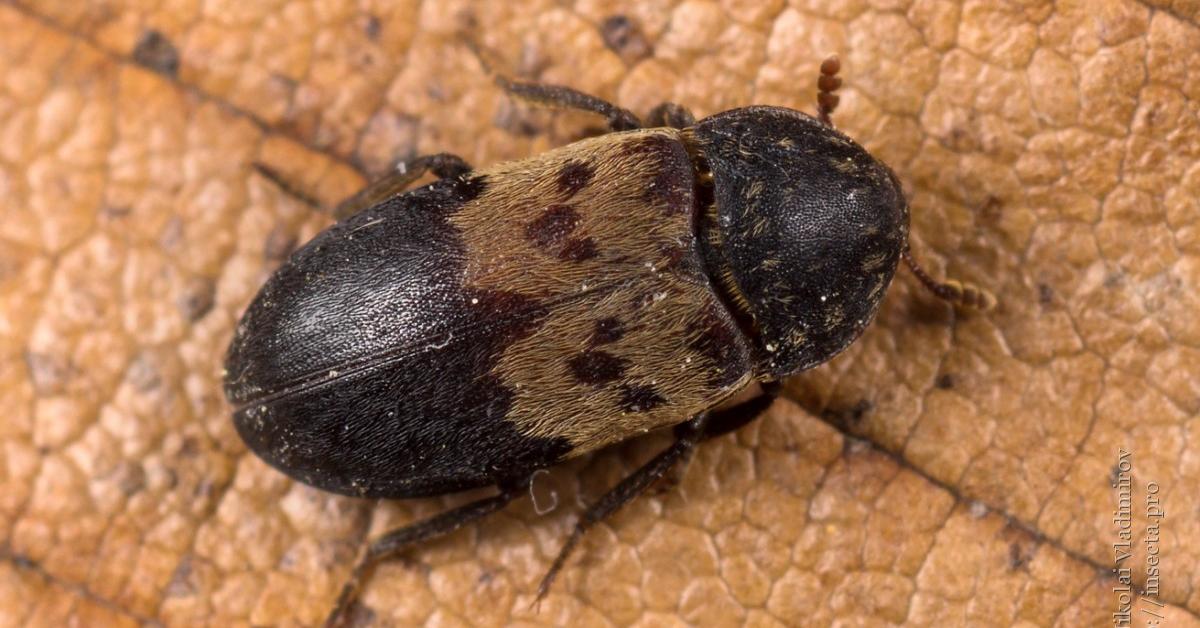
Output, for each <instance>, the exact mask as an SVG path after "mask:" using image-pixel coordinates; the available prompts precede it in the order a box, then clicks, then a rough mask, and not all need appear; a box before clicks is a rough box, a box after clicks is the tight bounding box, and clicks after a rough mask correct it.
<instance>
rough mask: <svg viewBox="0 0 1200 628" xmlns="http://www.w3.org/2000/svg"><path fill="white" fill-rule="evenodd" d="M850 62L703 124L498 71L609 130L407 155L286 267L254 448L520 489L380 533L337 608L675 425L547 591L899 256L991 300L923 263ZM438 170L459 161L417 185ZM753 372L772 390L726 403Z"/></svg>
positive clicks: (257, 327)
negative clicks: (507, 147) (857, 125)
mask: <svg viewBox="0 0 1200 628" xmlns="http://www.w3.org/2000/svg"><path fill="white" fill-rule="evenodd" d="M839 66H840V64H839V62H838V60H837V58H836V57H831V58H829V59H827V60H826V61H825V62H824V63H823V64H822V65H821V75H820V78H819V81H818V86H819V94H818V98H817V102H818V106H817V115H816V116H815V117H813V116H809V115H807V114H805V113H801V112H799V111H795V110H792V109H786V108H782V107H768V106H752V107H746V108H741V109H733V110H730V111H725V112H722V113H718V114H715V115H712V116H709V117H707V118H704V119H701V120H699V121H697V120H695V118H694V117H693V116H692V115H691V114H690V113H689V112H688V111H687V110H686V109H684V108H683V107H681V106H679V105H676V104H672V103H664V104H663V105H660V106H659V107H656V108H655V109H654V110H652V111H651V113H650V115H649V121H648V122H649V123H648V124H645V125H644V124H642V122H641V121H640V120H639V119H638V117H637V116H635V115H634V114H633V113H632V112H630V111H628V110H625V109H622V108H619V107H617V106H615V105H613V104H610V103H608V102H606V101H603V100H601V99H599V98H596V97H594V96H590V95H587V94H584V93H582V92H578V91H575V90H573V89H569V88H566V87H561V86H552V85H543V84H537V83H526V82H518V81H513V80H510V79H507V78H505V77H503V76H500V75H494V76H495V81H496V83H497V84H498V85H499V86H500V87H501V88H503V89H504V90H505V91H506V92H508V93H509V94H511V95H512V96H515V97H517V98H520V99H523V100H527V101H531V102H534V103H539V104H544V105H553V106H559V107H567V108H575V109H582V110H586V111H590V112H593V113H597V114H600V115H603V116H604V117H605V118H606V120H607V122H608V128H609V131H611V132H609V133H607V134H604V135H601V136H599V137H594V138H590V139H584V140H580V141H578V142H575V143H572V144H569V145H567V146H565V147H561V148H558V149H555V150H551V151H549V152H547V153H544V154H542V155H539V156H536V157H533V158H530V159H525V160H520V161H514V162H509V163H501V164H498V165H494V166H491V167H488V168H484V169H479V170H475V169H473V168H471V167H470V166H468V165H467V164H466V162H464V161H463V160H462V159H460V158H458V157H456V156H453V155H448V154H439V155H431V156H425V157H419V158H417V159H414V160H411V161H408V162H403V163H401V164H400V166H398V167H397V168H396V170H395V171H394V172H392V173H391V174H390V175H388V176H385V177H384V178H383V179H381V180H379V181H377V182H375V183H373V184H371V185H369V186H368V187H367V188H366V189H364V190H363V191H362V192H360V193H359V194H357V195H355V196H354V197H351V198H350V199H349V200H347V201H345V202H344V203H342V204H341V205H339V206H338V207H337V208H336V210H335V212H334V213H335V216H337V217H338V219H339V220H338V222H336V223H335V224H334V225H332V226H331V227H329V228H328V229H326V230H325V231H323V232H321V233H320V234H318V235H317V236H316V237H314V238H313V239H312V240H311V241H309V242H308V243H307V244H306V245H304V246H303V247H302V248H300V249H298V250H297V251H295V252H294V253H293V254H292V255H291V257H290V259H288V260H287V261H286V262H285V263H284V264H283V265H282V266H281V267H280V268H279V269H278V270H277V271H275V273H274V275H273V276H271V278H270V279H269V280H268V281H267V282H266V284H265V285H264V286H263V287H262V289H261V290H260V292H259V293H258V295H257V296H256V297H255V298H254V300H253V302H252V303H251V304H250V305H249V307H248V309H247V310H246V312H245V314H244V315H243V317H242V319H241V322H240V324H239V325H238V326H237V329H236V332H235V335H234V337H233V339H232V342H231V344H230V347H229V350H228V353H227V356H226V367H225V382H224V384H225V393H226V396H227V397H228V399H229V401H230V403H231V404H232V405H233V406H234V408H235V410H234V414H233V421H234V424H235V426H236V428H237V431H238V434H239V435H240V436H241V437H242V439H243V440H244V441H245V443H246V444H247V446H248V447H249V448H250V450H252V451H253V452H254V453H255V454H257V455H258V456H259V457H260V458H262V459H263V460H265V461H266V462H267V463H268V464H270V465H271V466H273V467H275V468H276V469H278V470H280V471H282V472H284V473H285V474H287V475H289V476H291V477H292V478H295V479H297V480H299V481H302V482H304V483H306V484H309V485H311V486H315V487H317V488H320V489H324V490H326V491H332V492H335V493H341V494H344V495H353V496H359V497H374V498H413V497H425V496H434V495H442V494H446V493H452V492H457V491H462V490H466V489H472V488H478V487H484V486H489V485H494V486H496V487H497V488H498V491H497V493H496V494H495V495H494V496H490V497H485V498H482V499H479V500H477V501H474V502H471V503H469V504H466V505H464V506H461V507H459V508H455V509H452V510H449V511H447V512H445V513H442V514H440V515H437V516H435V517H433V518H431V519H428V520H425V521H422V522H418V523H415V524H412V525H410V526H407V527H405V528H401V529H399V530H396V531H393V532H390V533H388V534H386V535H384V536H383V537H381V538H379V539H377V540H375V541H374V542H373V543H371V544H370V545H369V547H368V548H367V550H366V551H365V553H364V555H363V556H362V557H361V558H360V559H359V561H358V563H357V564H356V566H355V567H354V570H353V572H352V574H351V576H350V578H349V579H348V582H347V583H346V585H345V586H344V587H343V589H342V591H341V594H340V595H339V598H338V602H337V604H336V607H335V608H334V609H333V611H332V612H331V614H330V616H329V618H328V620H327V623H330V624H334V623H337V622H339V621H340V620H341V619H342V618H344V616H345V614H346V611H347V610H348V608H349V606H350V604H351V603H352V601H353V599H354V597H355V596H356V594H357V590H358V589H359V587H360V586H361V584H362V582H363V580H364V579H365V577H366V575H367V573H368V571H369V570H370V569H371V567H372V566H373V565H374V564H375V563H377V562H378V561H380V560H381V559H384V558H386V557H388V556H391V555H394V554H396V553H397V552H398V551H400V550H402V549H404V548H406V547H409V546H411V545H413V544H415V543H417V542H420V541H422V540H425V539H429V538H432V537H434V536H437V535H440V534H444V533H446V532H449V531H451V530H453V529H455V528H458V527H460V526H462V525H464V524H466V523H467V522H470V521H472V520H475V519H479V518H481V517H484V516H485V515H487V514H489V513H492V512H495V511H497V510H499V509H501V508H502V507H504V506H505V505H506V504H508V503H509V502H510V501H511V500H513V499H515V498H516V497H517V496H519V495H520V494H522V493H523V492H524V491H526V490H527V489H528V487H529V485H530V482H531V476H532V475H533V474H534V473H535V472H537V471H539V470H541V469H544V468H546V467H549V466H552V465H555V464H557V463H559V462H561V461H563V460H566V459H569V458H573V457H576V456H579V455H582V454H584V453H587V452H591V451H595V450H597V449H600V448H602V447H604V446H606V445H610V444H613V443H616V442H620V441H622V440H625V439H628V438H630V437H633V436H636V435H639V434H642V433H644V432H647V431H649V430H652V429H656V428H663V427H668V426H674V435H675V440H674V443H673V444H672V445H671V446H670V447H668V448H667V449H665V450H664V451H662V452H661V453H660V454H658V455H657V456H656V457H654V458H653V459H651V460H650V461H649V462H647V463H646V464H645V465H644V466H642V467H641V468H639V469H638V470H636V471H635V472H633V473H632V474H630V475H629V476H628V477H627V478H625V479H624V480H623V481H621V482H620V483H619V484H618V485H617V486H616V487H614V488H613V489H612V490H611V491H610V492H609V493H608V494H606V495H605V496H603V497H602V498H600V499H599V500H598V501H597V502H596V503H595V504H593V505H591V506H590V507H589V508H588V509H587V510H586V511H585V512H584V514H583V515H582V516H581V517H580V519H579V521H578V523H577V524H576V526H575V528H574V530H573V531H572V533H571V535H570V536H569V537H568V539H567V540H566V542H565V543H564V545H563V547H562V550H561V552H560V553H559V554H558V556H557V558H556V559H555V561H554V563H553V566H552V567H551V568H550V570H549V571H548V572H547V574H546V576H545V578H544V579H543V580H542V583H541V585H540V587H539V589H538V598H539V599H540V598H541V596H543V595H545V593H546V592H547V590H548V589H549V588H550V585H551V584H552V582H553V581H554V578H555V575H556V574H557V573H558V572H559V570H560V569H561V568H562V567H563V564H564V562H565V560H566V559H567V557H568V556H569V554H570V553H571V550H572V549H573V548H574V547H575V545H576V544H577V543H578V541H579V539H580V538H581V536H582V534H583V533H584V532H585V531H586V530H587V528H588V527H590V526H591V525H593V524H594V523H596V522H598V521H600V520H602V519H604V518H605V517H607V516H608V515H610V514H612V513H613V512H614V511H615V510H617V509H618V508H619V507H620V506H621V505H623V504H625V503H626V502H628V501H629V500H630V499H632V498H634V497H635V496H637V495H638V494H639V493H641V492H642V491H643V490H644V489H646V487H647V486H648V485H650V484H651V483H652V482H654V481H655V480H656V479H658V478H660V477H662V476H663V475H664V474H665V473H667V471H668V470H670V469H671V468H672V467H675V466H676V465H680V464H681V463H684V462H686V460H687V458H688V456H689V453H690V452H691V450H692V449H693V448H694V447H695V446H696V445H697V444H698V443H699V442H701V441H703V440H705V439H708V438H712V437H714V436H718V435H721V434H724V433H727V432H729V431H732V430H734V429H736V428H738V427H740V426H742V425H744V424H746V423H747V422H749V421H751V420H753V419H754V418H756V417H757V416H759V415H760V414H762V413H763V411H765V410H766V409H767V407H768V406H769V405H770V404H771V402H772V401H773V400H774V398H775V397H776V396H777V395H778V393H779V390H780V384H779V382H780V380H781V379H782V378H784V377H787V376H789V375H792V374H794V373H797V372H800V371H803V370H805V369H808V368H811V367H814V366H816V365H818V364H821V363H823V362H825V361H827V360H829V359H830V358H832V357H833V356H834V355H836V354H838V353H839V352H841V351H842V350H843V349H845V348H846V347H847V346H849V345H850V344H851V343H852V342H853V341H854V340H855V339H856V338H858V337H859V335H860V334H862V332H863V330H864V329H865V328H866V327H867V325H868V323H869V322H870V321H871V320H872V318H873V317H874V315H875V312H876V310H877V309H878V307H879V304H880V301H881V300H882V298H883V296H884V294H885V292H886V290H887V288H888V286H889V284H890V282H891V280H892V277H893V275H894V273H895V271H896V268H897V266H898V264H899V261H900V260H901V259H904V260H905V261H906V263H907V264H908V265H909V266H910V267H911V268H912V269H913V271H914V272H915V273H916V276H917V277H918V279H920V281H921V282H922V283H923V284H925V285H926V286H927V287H929V288H930V289H931V290H933V291H934V293H936V294H937V295H938V296H940V297H942V298H944V299H947V300H949V301H952V302H954V303H957V304H960V305H964V306H974V307H980V308H983V309H986V308H987V307H990V306H991V305H993V304H994V299H993V298H992V297H991V296H990V294H988V293H987V292H986V291H984V290H982V289H980V288H978V287H976V286H973V285H970V284H962V283H959V282H953V281H947V282H939V281H935V280H934V279H932V278H931V277H930V276H929V275H928V274H927V273H925V272H924V271H922V270H921V269H920V267H919V266H917V264H916V263H915V262H914V261H913V260H912V258H911V256H910V255H909V249H908V222H909V209H908V203H907V200H906V198H905V196H904V193H903V191H902V189H901V185H900V181H899V179H898V178H897V177H896V175H895V174H894V173H893V171H892V170H891V169H890V168H889V167H888V166H886V165H885V164H883V163H882V162H880V161H879V160H877V159H875V158H874V157H873V156H871V155H870V154H869V153H868V152H867V151H866V150H865V149H864V148H863V147H862V146H860V145H859V144H857V143H856V142H854V141H853V140H852V139H850V138H849V137H847V136H846V135H844V134H842V133H841V132H839V131H838V130H837V129H835V128H834V126H833V124H832V123H831V119H830V114H831V113H832V112H833V110H834V108H835V107H836V105H837V94H836V90H837V89H838V87H839V86H840V84H841V81H840V79H839V78H838V76H837V75H838V72H839ZM485 69H487V68H486V65H485ZM488 71H489V72H490V69H488ZM427 172H429V173H432V174H434V175H435V176H437V177H440V178H439V179H438V180H436V181H435V182H433V183H431V184H428V185H426V186H424V187H420V188H417V189H414V190H411V191H404V190H405V188H406V187H407V186H409V185H410V184H411V183H413V182H414V181H415V180H416V179H417V178H419V177H420V176H422V175H424V174H425V173H427ZM755 382H756V383H757V384H758V385H759V387H760V388H761V389H762V394H761V395H759V396H757V397H755V398H752V399H750V400H748V401H743V402H741V403H738V404H734V405H730V406H728V407H722V406H721V404H722V403H723V402H725V401H727V400H729V399H731V398H732V396H733V395H735V394H737V393H738V392H739V391H741V390H742V389H744V388H746V387H748V386H750V385H751V384H752V383H755Z"/></svg>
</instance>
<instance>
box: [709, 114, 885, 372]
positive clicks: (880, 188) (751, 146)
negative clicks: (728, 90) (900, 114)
mask: <svg viewBox="0 0 1200 628" xmlns="http://www.w3.org/2000/svg"><path fill="white" fill-rule="evenodd" d="M694 141H695V142H696V148H697V149H698V152H699V154H700V155H701V156H702V157H703V159H704V160H705V161H706V162H707V164H708V167H709V169H710V170H711V172H712V175H713V200H714V204H715V206H714V212H715V213H714V212H710V215H714V216H715V221H713V222H714V224H712V225H711V226H709V227H708V229H707V230H706V231H707V241H706V246H707V247H708V248H709V252H708V255H709V257H710V259H712V258H715V259H716V260H717V263H718V264H719V265H721V267H722V268H721V271H720V272H721V274H722V275H723V279H724V281H723V283H724V284H726V285H725V288H726V290H727V291H730V292H732V293H733V296H734V299H735V300H736V301H737V302H738V303H739V305H740V306H741V307H742V308H744V309H746V310H748V311H747V312H745V314H748V315H749V316H750V317H751V318H753V323H754V327H755V329H756V332H757V333H756V338H755V340H756V344H757V347H756V356H755V359H756V371H757V373H758V375H759V376H766V377H782V376H785V375H788V374H791V373H795V372H798V371H801V370H804V369H807V368H811V367H813V366H816V365H818V364H820V363H822V362H825V361H826V360H828V359H830V358H832V357H833V356H834V355H836V354H837V353H839V352H841V351H842V350H843V349H845V348H846V347H847V346H849V345H850V343H851V342H853V341H854V340H855V339H856V338H858V336H859V335H860V334H862V332H863V330H864V329H865V328H866V326H867V324H868V323H870V321H871V319H872V318H873V317H874V316H875V312H876V310H878V308H879V303H880V301H881V300H882V299H883V295H884V293H885V292H886V291H887V287H888V284H890V283H891V280H892V276H893V275H894V274H895V272H896V265H897V263H898V261H899V259H900V253H901V251H902V250H903V249H904V247H905V246H906V245H907V242H908V203H907V201H906V200H905V198H904V193H903V191H902V190H901V188H900V182H899V181H898V180H897V179H896V176H895V174H893V173H892V171H891V169H890V168H888V167H887V166H886V165H884V164H883V163H881V162H880V161H878V160H877V159H875V158H874V157H872V156H871V155H870V154H869V153H868V152H867V151H866V150H865V149H863V147H861V146H859V145H858V144H857V143H855V142H854V141H853V140H851V139H850V138H848V137H846V136H845V135H843V134H842V133H840V132H838V131H837V130H835V129H833V128H832V127H829V126H826V125H825V124H822V123H821V122H820V121H818V120H816V119H815V118H812V117H810V116H808V115H805V114H803V113H800V112H798V111H793V110H791V109H784V108H780V107H748V108H745V109H734V110H731V111H726V112H724V113H720V114H717V115H714V116H711V117H709V118H705V119H703V120H701V121H700V122H699V123H697V125H696V127H695V129H694Z"/></svg>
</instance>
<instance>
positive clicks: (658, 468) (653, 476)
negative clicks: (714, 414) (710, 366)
mask: <svg viewBox="0 0 1200 628" xmlns="http://www.w3.org/2000/svg"><path fill="white" fill-rule="evenodd" d="M709 416H710V414H709V413H707V412H702V413H700V414H698V415H696V417H695V418H693V419H692V420H690V421H688V422H687V423H683V424H682V425H680V427H679V429H677V430H676V433H677V434H678V437H677V438H676V440H675V443H674V444H673V445H671V446H670V447H668V448H667V449H665V450H664V451H663V452H662V453H660V454H658V455H657V456H655V457H654V458H653V459H651V460H650V462H647V463H646V464H644V465H642V466H641V468H639V469H638V470H637V471H634V472H633V473H631V474H630V475H629V476H628V477H626V478H625V479H624V480H621V483H620V484H617V485H616V486H615V487H613V488H612V490H610V491H609V492H608V493H606V494H605V495H604V497H601V498H600V500H599V501H597V502H596V503H594V504H592V505H591V506H590V507H589V508H588V509H587V510H586V511H585V512H584V513H583V515H581V516H580V517H579V521H578V522H576V523H575V529H574V530H572V531H571V535H570V536H568V537H567V541H566V543H564V544H563V546H562V549H561V550H559V552H558V557H557V558H555V559H554V564H552V565H551V566H550V570H549V571H547V572H546V575H545V576H544V577H542V583H541V584H540V585H538V592H537V598H536V599H535V600H534V604H537V603H538V602H540V601H541V600H542V598H544V597H546V593H548V592H549V591H550V587H551V585H553V584H554V578H555V577H556V576H558V572H559V571H561V570H562V568H563V564H565V563H566V562H567V558H568V557H569V556H570V555H571V552H572V550H574V549H575V546H576V545H578V544H579V540H580V539H581V538H583V534H584V532H587V530H588V528H590V527H592V526H593V525H595V524H596V523H598V522H600V521H603V520H605V519H607V518H608V517H609V515H611V514H613V513H614V512H616V511H617V510H618V509H620V508H621V506H624V505H625V504H627V503H629V502H630V501H632V500H633V498H635V497H637V496H638V495H640V494H641V493H642V492H643V491H645V490H646V487H648V486H650V485H651V484H652V483H653V482H654V481H655V480H657V479H658V478H660V477H662V476H663V474H664V473H666V472H667V470H669V469H670V468H671V467H673V466H675V465H676V464H677V463H678V462H679V461H680V460H682V459H683V458H684V457H686V456H687V455H688V454H689V452H690V450H691V449H692V448H693V447H695V446H696V443H698V442H700V440H701V439H702V438H703V437H704V431H705V426H706V425H707V424H708V420H709Z"/></svg>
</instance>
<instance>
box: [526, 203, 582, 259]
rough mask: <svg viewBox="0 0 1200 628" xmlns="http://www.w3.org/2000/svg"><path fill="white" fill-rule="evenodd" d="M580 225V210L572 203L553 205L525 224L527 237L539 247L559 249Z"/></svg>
mask: <svg viewBox="0 0 1200 628" xmlns="http://www.w3.org/2000/svg"><path fill="white" fill-rule="evenodd" d="M578 225H579V212H577V211H575V209H574V208H573V207H571V206H570V205H551V206H549V207H547V208H546V211H543V212H542V215H541V216H538V217H537V218H536V219H534V221H533V222H531V223H529V224H528V225H526V226H525V237H527V238H529V240H530V241H531V242H533V243H534V244H535V245H536V246H537V247H538V248H541V249H557V248H559V247H561V246H562V245H563V243H564V242H566V240H567V237H568V236H570V235H571V232H572V231H574V230H575V227H577V226H578Z"/></svg>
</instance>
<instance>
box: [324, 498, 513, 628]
mask: <svg viewBox="0 0 1200 628" xmlns="http://www.w3.org/2000/svg"><path fill="white" fill-rule="evenodd" d="M528 486H529V479H528V478H526V479H525V480H523V481H521V482H516V483H513V484H508V485H503V486H501V487H500V493H499V494H497V495H493V496H492V497H485V498H483V499H480V500H477V501H473V502H471V503H469V504H465V505H462V506H459V507H458V508H454V509H452V510H448V511H446V512H443V513H441V514H439V515H435V516H433V517H431V518H429V519H426V520H424V521H418V522H417V523H414V524H411V525H408V526H405V527H403V528H400V529H398V530H393V531H391V532H388V533H387V534H385V535H383V536H381V537H379V538H378V539H376V540H375V541H373V542H372V543H371V544H370V545H369V546H367V550H366V552H365V553H364V554H363V556H362V558H360V559H359V561H358V564H356V565H355V566H354V569H353V571H351V572H350V578H349V579H348V580H347V581H346V584H344V585H342V591H341V593H339V594H338V599H337V603H336V604H335V605H334V607H333V610H332V611H331V612H330V613H329V617H327V618H326V619H325V628H334V627H335V626H341V625H342V624H343V623H344V622H345V620H346V619H347V614H348V613H349V611H350V606H351V605H352V604H353V603H354V600H355V599H356V598H357V597H358V592H359V590H360V589H361V588H362V585H363V583H364V582H365V581H366V580H367V577H368V576H369V575H370V572H371V570H372V569H374V567H375V565H377V564H379V563H380V562H382V561H384V560H387V559H389V558H392V557H393V556H395V555H396V554H398V553H400V552H401V551H403V550H405V549H406V548H408V547H411V546H412V545H414V544H416V543H420V542H421V541H424V540H426V539H430V538H433V537H437V536H442V535H443V534H447V533H449V532H453V531H454V530H457V529H459V528H461V527H462V526H464V525H466V524H468V523H470V522H472V521H475V520H476V519H482V518H483V517H486V516H487V515H490V514H492V513H494V512H496V511H497V510H500V509H502V508H504V507H505V506H507V505H508V503H509V502H511V501H512V500H513V499H515V498H516V497H517V496H518V495H520V494H521V493H522V492H524V491H525V490H526V489H527V488H528Z"/></svg>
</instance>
